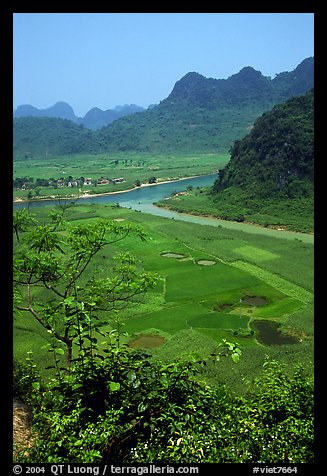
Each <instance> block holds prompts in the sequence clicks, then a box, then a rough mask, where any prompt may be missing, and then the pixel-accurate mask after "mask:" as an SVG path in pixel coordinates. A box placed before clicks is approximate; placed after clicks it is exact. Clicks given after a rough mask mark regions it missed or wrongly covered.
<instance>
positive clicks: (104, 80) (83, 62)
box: [13, 13, 314, 117]
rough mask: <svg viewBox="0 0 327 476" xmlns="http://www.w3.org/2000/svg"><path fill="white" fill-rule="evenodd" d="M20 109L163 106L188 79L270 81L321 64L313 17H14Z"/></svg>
mask: <svg viewBox="0 0 327 476" xmlns="http://www.w3.org/2000/svg"><path fill="white" fill-rule="evenodd" d="M13 32H14V36H13V66H14V68H13V107H14V109H15V108H17V106H18V105H22V104H31V105H33V106H34V107H37V108H39V109H44V108H48V107H51V106H52V105H54V104H55V103H56V102H58V101H65V102H67V103H69V104H70V105H71V106H72V108H73V110H74V112H75V114H76V115H77V116H79V117H83V116H84V115H85V114H86V113H87V112H88V111H89V110H90V109H91V108H92V107H98V108H100V109H102V110H106V109H113V108H114V107H115V106H117V105H124V104H137V105H138V106H142V107H144V108H146V107H148V106H149V105H151V104H158V103H159V102H160V101H162V100H163V99H165V98H166V97H167V96H168V95H169V94H170V92H171V91H172V89H173V87H174V85H175V83H176V82H177V81H178V80H179V79H181V78H182V77H183V76H184V75H185V74H186V73H188V72H190V71H195V72H197V73H200V74H202V75H203V76H205V77H207V78H216V79H227V78H228V77H230V76H231V75H233V74H235V73H238V72H239V71H240V70H241V69H242V68H243V67H245V66H252V67H253V68H255V69H256V70H258V71H260V72H261V73H262V74H263V75H264V76H270V77H271V78H274V77H275V75H276V74H277V73H281V72H283V71H292V70H293V69H294V68H296V66H297V65H298V64H299V63H300V62H301V61H303V60H304V59H305V58H308V57H309V56H313V55H314V14H313V13H14V16H13Z"/></svg>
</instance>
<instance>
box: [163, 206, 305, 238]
mask: <svg viewBox="0 0 327 476" xmlns="http://www.w3.org/2000/svg"><path fill="white" fill-rule="evenodd" d="M155 205H156V207H158V208H161V209H164V210H169V211H171V212H174V213H178V214H182V215H188V216H192V217H199V218H201V217H202V218H208V219H209V220H213V221H214V220H216V221H219V222H224V223H235V226H236V227H242V225H248V226H251V227H258V228H264V229H267V228H268V229H270V230H275V231H281V232H288V233H292V234H298V235H299V236H300V235H307V236H312V237H314V232H310V233H306V232H303V231H296V230H291V229H289V228H287V227H286V226H280V225H269V224H268V225H262V224H260V223H256V222H253V221H246V220H242V221H237V220H226V219H224V218H221V217H219V216H216V215H213V214H210V213H200V212H199V213H197V212H195V211H192V212H189V211H187V210H178V209H177V207H174V206H170V205H166V204H164V203H156V204H155Z"/></svg>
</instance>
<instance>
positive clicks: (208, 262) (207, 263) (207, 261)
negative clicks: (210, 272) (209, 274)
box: [197, 259, 216, 266]
mask: <svg viewBox="0 0 327 476" xmlns="http://www.w3.org/2000/svg"><path fill="white" fill-rule="evenodd" d="M197 263H198V264H199V265H200V266H212V265H213V264H216V261H213V260H210V259H200V260H199V261H197Z"/></svg>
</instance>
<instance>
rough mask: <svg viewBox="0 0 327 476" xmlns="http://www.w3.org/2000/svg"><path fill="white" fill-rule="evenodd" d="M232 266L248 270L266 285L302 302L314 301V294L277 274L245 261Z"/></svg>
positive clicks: (236, 262)
mask: <svg viewBox="0 0 327 476" xmlns="http://www.w3.org/2000/svg"><path fill="white" fill-rule="evenodd" d="M231 265H232V266H234V267H236V268H238V269H242V270H246V271H248V272H249V273H250V274H252V275H253V276H257V277H258V278H260V279H262V280H263V281H265V282H266V283H269V285H270V286H273V287H274V288H276V289H278V290H280V291H282V292H283V293H285V294H287V295H288V296H291V297H294V298H295V299H298V300H300V301H302V302H305V303H309V302H310V301H312V299H313V293H311V292H310V291H307V290H306V289H303V288H302V287H300V286H298V285H296V284H294V283H291V282H290V281H287V280H286V279H283V278H281V277H280V276H278V275H277V274H274V273H271V272H269V271H267V270H265V269H263V268H260V267H259V266H256V265H253V264H250V263H247V262H245V261H239V260H237V261H233V262H232V263H231Z"/></svg>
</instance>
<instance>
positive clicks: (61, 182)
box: [14, 177, 125, 190]
mask: <svg viewBox="0 0 327 476" xmlns="http://www.w3.org/2000/svg"><path fill="white" fill-rule="evenodd" d="M121 182H125V179H124V178H123V177H116V178H113V179H106V178H100V179H92V178H84V177H81V178H79V179H73V178H72V177H69V178H68V179H63V178H60V179H58V180H49V181H47V180H44V179H41V180H40V179H38V180H37V183H36V184H35V185H39V186H42V187H58V188H59V187H81V186H83V185H108V184H115V183H121ZM16 186H17V185H16ZM14 187H15V185H14ZM18 188H20V189H21V190H26V189H29V188H31V183H30V182H23V183H22V184H18Z"/></svg>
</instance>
